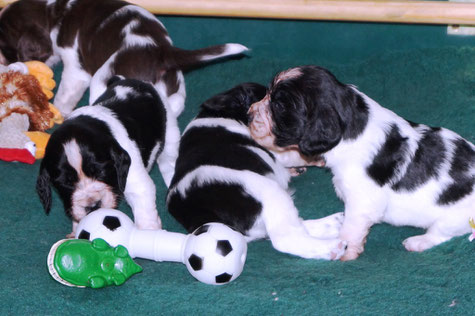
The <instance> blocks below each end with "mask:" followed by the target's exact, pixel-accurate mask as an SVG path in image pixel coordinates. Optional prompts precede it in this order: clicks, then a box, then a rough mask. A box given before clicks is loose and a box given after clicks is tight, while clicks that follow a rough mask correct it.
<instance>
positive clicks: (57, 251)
mask: <svg viewBox="0 0 475 316" xmlns="http://www.w3.org/2000/svg"><path fill="white" fill-rule="evenodd" d="M47 261H48V271H49V273H50V274H51V276H52V277H53V278H54V279H55V280H56V281H58V282H60V283H62V284H64V285H68V286H74V287H86V286H87V287H92V288H102V287H105V286H108V285H113V284H114V285H121V284H123V283H124V282H125V281H126V280H127V279H128V278H130V277H131V276H132V275H134V274H136V273H139V272H141V271H142V267H140V266H139V265H138V264H136V263H135V262H134V261H133V260H132V258H131V257H130V255H129V254H128V252H127V249H125V248H124V247H123V246H117V247H115V248H113V247H111V246H109V244H107V242H105V241H104V240H102V239H95V240H94V241H92V242H90V241H88V240H82V239H62V240H60V241H58V242H57V243H55V244H54V245H53V247H51V250H50V252H49V254H48V260H47Z"/></svg>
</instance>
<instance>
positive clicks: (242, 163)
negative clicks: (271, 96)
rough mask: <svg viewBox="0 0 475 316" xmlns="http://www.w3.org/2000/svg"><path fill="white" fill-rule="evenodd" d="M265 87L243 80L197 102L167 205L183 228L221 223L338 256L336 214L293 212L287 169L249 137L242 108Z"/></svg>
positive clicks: (307, 251)
mask: <svg viewBox="0 0 475 316" xmlns="http://www.w3.org/2000/svg"><path fill="white" fill-rule="evenodd" d="M265 93H266V89H265V87H263V86H261V85H259V84H255V83H245V84H241V85H238V86H236V87H235V88H233V89H231V90H229V91H226V92H224V93H222V94H219V95H217V96H214V97H212V98H211V99H209V100H207V101H206V102H205V103H204V104H203V105H202V106H201V111H200V112H199V114H198V116H197V117H196V118H195V119H194V120H193V121H192V122H191V123H190V124H189V125H188V126H187V128H186V130H185V132H184V134H183V136H182V139H181V142H180V148H179V156H178V159H177V162H176V169H175V175H174V177H173V179H172V183H171V186H170V188H169V192H168V196H167V206H168V210H169V211H170V213H171V214H172V215H173V216H174V217H175V218H176V219H177V221H178V222H180V223H181V224H182V225H183V226H184V227H185V228H186V229H187V230H188V231H189V232H192V231H193V230H195V229H196V228H197V227H199V226H201V225H203V224H204V223H208V222H221V223H224V224H226V225H229V226H230V227H233V228H234V229H236V230H237V231H239V232H241V233H242V234H244V236H245V238H246V239H247V241H251V240H254V239H258V238H265V237H269V238H270V240H271V242H272V245H273V246H274V248H276V249H277V250H279V251H282V252H285V253H289V254H292V255H296V256H300V257H304V258H315V259H328V260H330V259H338V258H340V256H341V255H342V254H343V253H344V248H345V243H344V242H341V241H340V239H338V233H339V227H340V224H341V222H342V213H339V214H335V215H331V216H329V217H326V218H325V219H321V220H308V221H303V220H302V219H301V218H299V216H298V210H297V209H296V208H295V205H294V203H293V201H292V197H291V196H290V194H289V192H288V182H289V178H290V174H289V171H288V170H287V168H285V167H284V166H283V165H282V164H281V163H279V162H278V161H277V159H276V158H275V156H274V155H273V154H272V153H270V152H269V151H267V150H266V149H264V148H263V147H261V146H259V145H258V144H257V143H255V142H254V141H253V140H252V139H251V137H250V134H249V129H248V127H247V124H248V118H247V111H248V110H249V106H250V105H251V104H252V103H253V102H256V101H258V100H260V99H261V98H262V97H263V96H264V95H265ZM284 160H286V161H289V163H291V164H292V163H294V162H290V161H291V159H289V157H286V158H285V159H284Z"/></svg>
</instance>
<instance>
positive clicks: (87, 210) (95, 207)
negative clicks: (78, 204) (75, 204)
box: [84, 201, 101, 214]
mask: <svg viewBox="0 0 475 316" xmlns="http://www.w3.org/2000/svg"><path fill="white" fill-rule="evenodd" d="M100 207H101V201H97V202H96V204H94V205H91V206H86V207H85V208H84V209H85V210H86V213H88V214H89V213H91V212H93V211H95V210H97V209H99V208H100Z"/></svg>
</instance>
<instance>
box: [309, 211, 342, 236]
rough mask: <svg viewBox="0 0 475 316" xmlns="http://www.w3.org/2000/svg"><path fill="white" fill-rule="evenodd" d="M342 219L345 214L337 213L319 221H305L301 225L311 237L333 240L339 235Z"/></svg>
mask: <svg viewBox="0 0 475 316" xmlns="http://www.w3.org/2000/svg"><path fill="white" fill-rule="evenodd" d="M344 219H345V214H344V213H343V212H339V213H335V214H332V215H329V216H327V217H323V218H320V219H313V220H306V221H304V222H303V224H304V226H305V229H307V231H308V233H309V234H310V235H311V236H312V237H316V238H320V239H334V238H337V237H338V236H339V235H340V229H341V226H342V225H343V220H344Z"/></svg>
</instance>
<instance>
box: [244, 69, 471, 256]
mask: <svg viewBox="0 0 475 316" xmlns="http://www.w3.org/2000/svg"><path fill="white" fill-rule="evenodd" d="M250 113H251V115H252V116H253V119H252V121H251V123H250V129H251V135H252V137H253V138H254V139H255V140H256V141H257V142H258V143H259V144H261V145H262V146H264V147H267V148H268V149H273V150H275V149H276V148H277V149H279V150H284V151H285V150H298V151H299V152H300V153H302V154H303V155H304V156H307V157H311V158H313V159H317V158H318V157H323V158H324V160H325V161H326V166H327V167H328V168H330V169H331V171H332V172H333V184H334V186H335V189H336V193H337V195H338V196H339V197H340V198H341V199H342V200H343V201H344V203H345V219H344V223H343V226H342V229H341V234H340V238H341V239H343V240H345V241H347V242H348V249H347V251H346V254H345V255H344V257H343V258H342V259H343V260H352V259H356V258H357V257H358V256H359V254H360V253H362V252H363V247H364V243H365V240H366V236H367V234H368V232H369V229H370V227H371V226H372V225H373V224H376V223H381V222H386V223H389V224H392V225H397V226H402V225H411V226H416V227H421V228H425V229H427V232H426V233H425V234H423V235H420V236H413V237H410V238H408V239H406V240H405V241H404V242H403V244H404V246H405V247H406V249H407V250H409V251H423V250H426V249H429V248H431V247H433V246H435V245H438V244H440V243H442V242H444V241H447V240H449V239H451V238H452V237H454V236H459V235H463V234H466V233H469V232H470V226H469V225H468V220H469V217H475V190H474V186H475V147H474V145H473V144H472V143H470V142H468V141H467V140H465V139H463V138H462V137H461V136H459V135H457V134H456V133H454V132H452V131H449V130H447V129H444V128H433V127H429V126H426V125H422V124H415V123H412V122H409V121H406V120H404V119H403V118H401V117H399V116H397V115H396V114H395V113H393V112H391V111H390V110H388V109H385V108H383V107H381V106H380V105H379V104H378V103H376V102H375V101H373V100H372V99H370V98H369V97H368V96H366V95H364V94H363V93H361V92H360V91H358V90H357V88H356V87H354V86H351V85H345V84H342V83H340V82H339V81H338V80H337V79H336V78H335V77H334V76H333V75H332V74H331V73H330V72H329V71H327V70H325V69H323V68H320V67H316V66H304V67H297V68H293V69H290V70H287V71H284V72H282V73H280V74H278V75H277V76H276V77H275V78H274V80H273V82H272V84H271V86H270V89H269V91H268V93H267V94H266V96H265V97H264V98H263V100H261V101H260V102H257V103H255V104H253V105H252V107H251V110H250Z"/></svg>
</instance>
